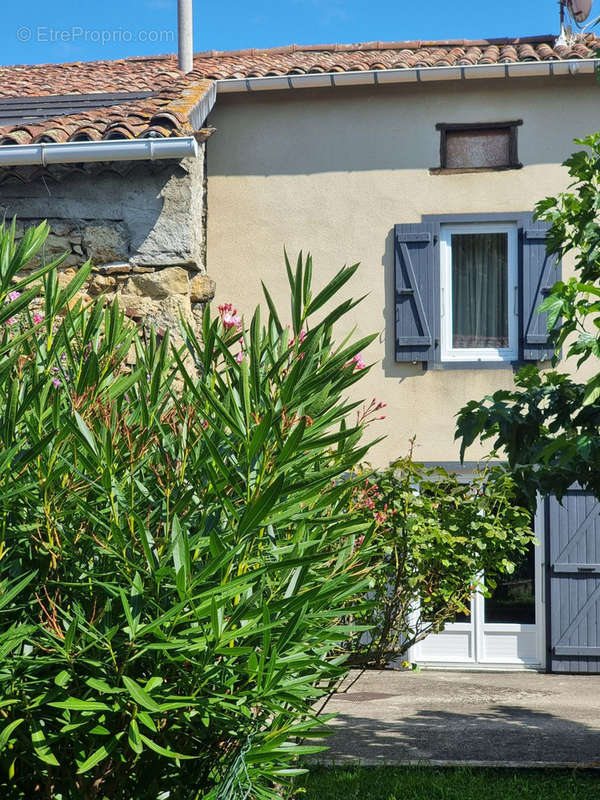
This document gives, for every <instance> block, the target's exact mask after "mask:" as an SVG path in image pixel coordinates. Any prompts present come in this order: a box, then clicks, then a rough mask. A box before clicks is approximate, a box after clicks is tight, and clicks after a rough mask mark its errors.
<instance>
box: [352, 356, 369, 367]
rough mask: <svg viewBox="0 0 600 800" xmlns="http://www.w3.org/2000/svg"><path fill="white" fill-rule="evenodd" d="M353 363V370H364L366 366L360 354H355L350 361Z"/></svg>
mask: <svg viewBox="0 0 600 800" xmlns="http://www.w3.org/2000/svg"><path fill="white" fill-rule="evenodd" d="M352 362H353V363H354V369H366V366H367V365H366V364H365V362H364V360H363V356H362V353H357V354H356V355H355V356H354V358H353V359H352Z"/></svg>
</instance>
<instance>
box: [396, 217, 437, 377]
mask: <svg viewBox="0 0 600 800" xmlns="http://www.w3.org/2000/svg"><path fill="white" fill-rule="evenodd" d="M438 240H439V224H438V223H433V222H423V223H419V224H413V225H396V226H395V229H394V244H395V290H396V361H424V362H433V361H435V360H436V359H437V357H438V354H439V342H438V340H439V333H438V330H439V317H440V301H439V294H440V292H439V279H440V278H439V273H440V270H439V255H438V253H439V242H438Z"/></svg>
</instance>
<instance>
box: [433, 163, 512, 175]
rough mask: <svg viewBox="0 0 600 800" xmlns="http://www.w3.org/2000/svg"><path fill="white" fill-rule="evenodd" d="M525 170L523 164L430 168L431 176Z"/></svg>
mask: <svg viewBox="0 0 600 800" xmlns="http://www.w3.org/2000/svg"><path fill="white" fill-rule="evenodd" d="M511 169H523V164H507V165H506V166H503V167H430V168H429V174H430V175H464V174H467V173H471V172H507V171H508V170H511Z"/></svg>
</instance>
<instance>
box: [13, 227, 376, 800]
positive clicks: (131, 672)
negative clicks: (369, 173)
mask: <svg viewBox="0 0 600 800" xmlns="http://www.w3.org/2000/svg"><path fill="white" fill-rule="evenodd" d="M46 235H47V226H45V225H43V226H40V227H39V228H37V229H33V230H30V231H28V232H27V234H26V235H25V238H24V240H23V242H22V243H21V244H20V245H19V246H18V247H17V246H16V245H15V242H14V229H12V230H11V229H4V228H2V229H1V230H0V326H1V334H0V441H1V449H0V796H2V797H3V798H4V797H6V798H10V800H13V799H14V798H35V797H43V798H62V800H67V798H68V799H69V800H75V798H77V800H80V798H110V800H119V798H121V799H122V800H131V798H140V799H141V798H148V800H156V798H159V797H161V798H162V797H165V798H166V797H169V798H186V799H187V798H201V797H210V798H216V797H221V798H224V797H226V798H227V800H230V798H235V797H238V796H239V797H245V796H246V794H245V793H246V792H247V791H250V796H251V797H252V798H274V797H277V796H279V795H278V794H277V792H276V790H275V789H274V788H273V786H274V784H275V783H279V784H281V783H285V781H286V780H287V776H288V775H290V774H293V773H294V771H295V770H294V766H293V764H292V763H291V762H292V760H293V759H294V758H295V756H296V755H298V754H301V753H305V752H310V751H311V750H313V749H315V748H311V747H308V746H306V745H301V744H299V743H298V742H299V741H300V740H305V739H306V737H310V736H311V735H313V736H314V735H316V734H317V733H318V732H319V730H320V729H319V727H318V720H315V719H314V715H313V713H312V711H311V708H312V705H313V703H314V701H315V700H316V699H317V698H318V697H319V696H321V695H323V694H324V693H327V692H328V691H329V690H330V689H331V687H332V686H333V685H334V684H335V683H336V681H337V680H338V679H339V678H340V677H341V676H342V675H343V674H344V669H345V668H344V665H343V657H342V656H340V655H339V654H338V656H336V657H332V656H331V653H332V652H334V651H338V653H339V650H340V646H341V644H342V643H343V642H344V641H345V640H346V639H347V637H348V636H349V635H350V633H351V630H350V628H349V626H348V625H347V624H345V623H344V621H343V620H344V619H345V617H346V616H347V614H348V609H349V607H350V606H351V605H352V604H353V603H355V602H356V597H357V596H360V595H361V593H363V594H364V590H365V586H366V583H367V581H368V567H367V562H368V560H369V558H370V557H371V556H370V551H369V548H368V546H367V543H368V541H369V537H370V535H371V533H372V529H373V521H372V520H369V519H358V520H357V519H354V518H352V517H349V516H348V515H346V513H345V511H346V509H347V507H348V504H349V502H350V498H351V494H352V492H353V489H354V487H355V485H356V482H355V481H352V480H344V481H342V480H340V478H341V476H344V475H346V474H348V473H349V472H351V471H352V470H353V469H354V468H355V466H356V465H357V463H359V462H360V461H361V459H363V458H364V456H365V453H366V451H367V446H366V445H363V444H361V442H360V439H361V434H362V428H363V427H364V423H359V422H357V423H356V424H350V423H348V422H347V420H348V419H350V418H352V417H353V416H354V414H353V413H350V412H353V411H354V408H355V406H354V405H353V404H351V403H349V402H348V401H347V400H346V399H345V393H346V390H347V389H348V388H349V387H350V386H351V385H352V384H353V383H355V382H356V381H357V380H359V379H360V377H361V374H362V369H359V367H361V368H362V366H363V363H362V359H361V357H360V351H361V349H362V348H363V347H364V346H366V345H367V344H368V343H369V341H370V340H371V339H370V338H368V339H364V340H362V341H359V342H354V343H351V344H348V343H347V342H346V343H344V344H343V345H337V344H336V343H335V341H334V339H333V334H332V330H333V326H334V324H335V323H336V322H337V321H338V320H339V319H340V318H341V317H343V316H344V314H346V313H347V312H348V311H349V310H350V309H351V308H352V306H353V305H354V303H353V301H350V300H346V301H342V302H339V303H338V304H337V305H333V306H332V304H328V303H329V301H330V300H331V299H332V298H334V297H335V295H336V294H337V292H338V291H339V290H340V289H341V288H342V287H343V286H344V285H345V284H346V283H347V281H348V280H349V279H350V278H351V276H352V275H353V273H354V271H355V269H356V267H355V266H354V267H351V268H344V269H342V270H341V271H340V272H339V273H338V274H337V276H336V277H335V278H334V279H333V280H332V281H331V282H330V283H329V284H328V285H327V286H326V287H325V288H324V289H322V290H321V291H320V292H319V293H317V294H316V295H313V293H312V289H311V272H312V268H311V262H310V258H308V259H306V260H303V259H302V257H300V258H299V260H298V265H297V268H296V270H295V271H293V270H292V269H291V268H290V267H289V265H288V277H289V283H290V287H291V316H292V323H293V325H292V329H291V330H287V329H286V328H285V327H284V326H283V325H282V323H281V322H280V319H279V316H278V314H277V311H276V309H275V307H274V304H273V302H272V301H271V298H270V297H269V295H268V293H267V294H266V298H267V303H268V306H269V314H268V319H267V321H266V325H265V326H264V327H263V326H261V321H260V315H259V311H258V310H257V311H256V312H255V314H254V316H253V317H252V320H251V323H250V325H249V326H248V327H246V326H244V324H243V322H242V321H241V320H240V319H239V317H238V316H237V314H236V312H235V310H234V309H233V308H231V307H229V306H223V307H221V308H220V310H219V314H218V315H216V316H214V317H211V315H210V313H209V312H208V311H207V313H206V314H205V318H204V327H203V335H202V341H199V340H198V339H197V338H196V336H195V335H194V333H193V332H192V331H191V330H190V329H189V328H188V329H185V331H184V333H185V337H186V341H187V346H186V348H184V349H182V350H181V351H175V350H173V349H172V348H171V347H170V345H169V339H168V336H166V337H165V338H164V339H163V340H162V341H159V340H158V339H157V338H156V336H155V335H154V334H149V335H148V336H147V337H144V336H140V335H139V333H138V332H137V331H136V329H135V328H134V327H133V326H132V325H131V324H130V323H129V322H128V321H127V320H125V319H124V317H123V315H122V313H121V312H120V311H119V309H118V307H117V305H116V304H114V305H112V307H110V308H107V309H104V308H103V307H102V304H101V303H97V304H96V305H93V306H92V307H90V308H82V307H81V305H80V304H79V303H75V298H76V296H77V295H76V293H77V291H78V289H79V288H80V287H81V285H82V284H83V281H84V280H85V278H86V276H87V274H88V273H89V269H90V266H89V265H86V266H85V267H83V268H82V269H81V270H80V271H79V273H78V277H77V279H76V283H73V284H72V285H70V286H69V287H68V288H67V289H65V290H63V291H58V288H57V279H56V271H55V266H56V265H51V266H50V267H49V268H45V270H42V271H38V273H32V274H31V275H30V277H29V278H28V279H27V281H26V282H24V283H18V284H16V286H15V283H14V280H13V279H14V278H15V275H16V274H17V273H19V272H20V271H21V270H22V268H23V267H24V266H25V265H26V264H27V261H28V260H29V259H31V257H32V256H33V255H35V253H36V252H38V251H39V249H40V247H41V245H42V243H43V241H44V239H45V237H46ZM40 281H43V287H42V290H41V297H42V301H43V318H42V314H41V312H40V311H37V312H34V311H33V309H34V307H35V306H34V305H32V304H34V301H35V298H36V297H37V296H38V294H40V290H39V289H38V288H36V286H39V284H40ZM32 286H33V287H34V288H31V287H32ZM11 290H12V291H14V290H16V291H17V292H21V295H20V296H19V297H17V296H16V294H12V295H10V296H9V293H10V292H11ZM326 304H328V305H327V308H328V309H331V310H329V311H327V312H325V311H324V310H323V309H324V306H325V305H326ZM34 313H35V316H34ZM315 315H317V317H319V316H320V317H321V318H320V319H319V320H318V321H315ZM132 347H134V348H135V351H136V354H137V355H136V361H135V363H136V366H135V367H134V368H129V367H128V366H127V363H128V353H130V350H131V348H132ZM362 536H366V537H367V539H366V542H365V543H363V545H362V547H357V537H362Z"/></svg>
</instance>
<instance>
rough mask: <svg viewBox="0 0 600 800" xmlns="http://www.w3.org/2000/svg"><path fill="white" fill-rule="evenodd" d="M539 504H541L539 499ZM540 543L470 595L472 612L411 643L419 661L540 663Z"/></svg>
mask: <svg viewBox="0 0 600 800" xmlns="http://www.w3.org/2000/svg"><path fill="white" fill-rule="evenodd" d="M540 505H541V504H540ZM543 566H544V565H543V549H542V546H541V545H540V546H533V545H532V546H531V549H530V551H529V552H528V553H527V554H526V555H525V557H524V558H523V560H522V562H521V563H520V564H518V565H517V569H516V570H515V572H514V573H513V575H507V576H503V578H502V579H501V581H500V582H499V583H498V586H497V587H496V589H495V590H494V591H493V594H492V597H491V598H485V597H484V596H483V595H482V594H481V593H480V592H478V593H476V594H474V595H473V596H472V598H471V613H470V615H468V616H464V617H462V618H461V619H460V620H458V621H457V622H454V623H451V624H449V625H447V626H446V628H445V629H444V631H442V633H438V634H436V635H431V636H429V637H428V638H427V639H424V640H423V641H422V642H420V643H419V644H418V645H416V646H415V647H413V648H412V650H411V652H410V653H409V655H408V658H409V660H410V661H413V662H416V663H417V664H421V665H423V666H437V667H447V668H452V667H454V668H469V667H470V668H477V669H483V668H485V669H495V668H503V669H509V668H512V669H528V668H529V669H540V668H542V667H543V666H544V662H545V652H544V648H545V637H544V597H543V580H542V576H543Z"/></svg>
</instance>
